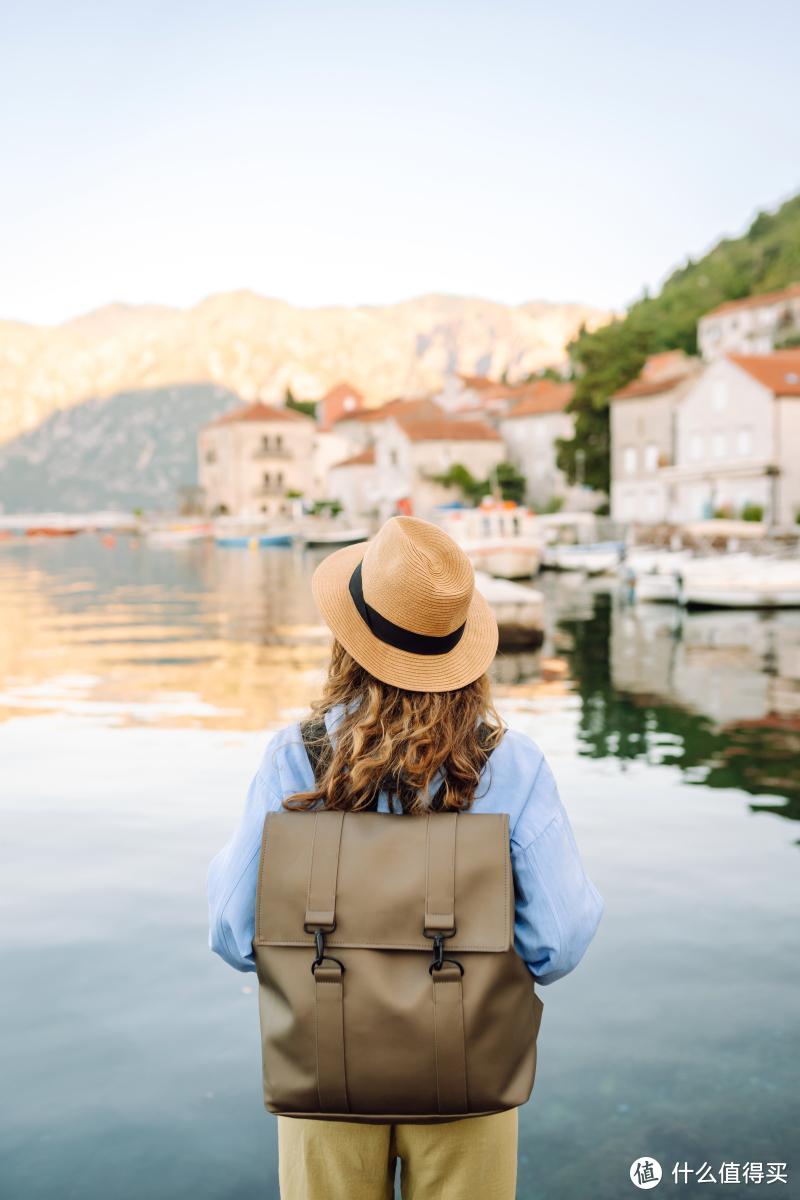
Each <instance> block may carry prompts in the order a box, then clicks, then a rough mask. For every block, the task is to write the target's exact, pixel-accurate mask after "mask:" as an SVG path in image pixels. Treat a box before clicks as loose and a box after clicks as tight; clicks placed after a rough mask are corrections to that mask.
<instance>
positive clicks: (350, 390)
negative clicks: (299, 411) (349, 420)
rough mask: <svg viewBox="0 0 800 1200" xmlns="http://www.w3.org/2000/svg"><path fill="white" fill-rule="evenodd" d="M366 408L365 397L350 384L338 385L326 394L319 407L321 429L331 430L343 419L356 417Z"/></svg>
mask: <svg viewBox="0 0 800 1200" xmlns="http://www.w3.org/2000/svg"><path fill="white" fill-rule="evenodd" d="M363 407H364V397H363V396H362V395H361V392H359V390H358V388H354V387H351V386H350V384H349V383H337V384H336V387H332V388H331V390H330V391H329V392H326V393H325V395H324V396H323V397H322V399H321V400H320V401H319V403H318V405H317V415H318V416H319V423H320V428H321V429H324V430H328V429H330V427H331V426H332V425H333V423H334V422H335V421H338V420H340V419H341V418H342V417H348V416H354V415H355V414H356V413H358V412H360V411H361V409H362V408H363Z"/></svg>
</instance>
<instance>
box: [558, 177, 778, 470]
mask: <svg viewBox="0 0 800 1200" xmlns="http://www.w3.org/2000/svg"><path fill="white" fill-rule="evenodd" d="M796 281H800V195H797V196H794V197H793V198H792V199H791V200H787V201H786V203H785V204H783V205H782V206H781V207H780V208H779V209H778V210H777V212H775V213H759V215H758V216H757V217H756V219H755V220H754V221H753V223H752V225H751V226H750V228H749V229H748V230H747V233H745V234H744V235H743V236H742V237H739V238H724V239H723V240H722V241H720V242H718V243H717V245H716V246H715V247H714V248H713V250H710V251H709V253H708V254H706V255H704V256H703V257H702V258H701V259H699V260H698V261H697V262H693V261H692V260H691V259H690V260H689V261H688V262H687V263H686V264H685V265H684V266H682V267H679V268H678V269H677V270H676V271H673V273H672V274H671V275H670V277H669V279H667V281H666V283H665V284H664V286H663V287H662V288H661V290H660V292H659V293H658V295H656V296H644V297H643V298H642V299H641V300H638V301H637V302H636V303H635V304H633V305H632V306H631V307H630V308H629V310H628V312H627V314H626V315H625V317H624V318H623V319H622V320H618V321H613V322H612V323H611V324H610V325H603V326H602V327H601V328H599V329H597V330H595V331H594V332H581V333H580V334H579V336H578V338H577V339H576V341H575V342H573V343H572V345H571V347H570V357H571V360H572V363H573V366H574V369H575V373H576V376H577V386H576V389H575V395H574V397H573V400H572V405H571V407H572V410H573V411H574V413H575V415H576V429H575V437H574V439H573V440H572V441H569V442H562V443H561V447H560V451H559V463H560V465H561V467H562V468H563V469H564V470H566V471H567V473H568V475H569V477H570V479H573V480H574V479H575V478H576V476H577V477H579V478H583V479H584V481H585V482H586V483H588V484H591V486H593V487H596V488H600V489H602V490H603V491H607V490H608V483H609V478H608V472H609V455H608V451H609V433H608V399H609V396H611V395H613V393H614V392H615V391H617V390H618V389H619V388H621V387H623V386H624V385H625V384H626V383H629V382H630V380H631V379H633V378H635V376H636V375H637V374H638V373H639V371H640V370H641V367H642V365H643V363H644V361H645V359H646V358H647V356H648V355H649V354H654V353H656V352H658V351H659V350H675V349H681V350H686V351H687V352H688V353H690V354H694V353H696V351H697V321H698V319H699V318H700V317H701V316H702V315H703V313H706V312H709V311H710V309H712V308H716V306H717V305H718V304H722V303H723V301H725V300H739V299H741V298H742V297H743V296H750V295H753V294H755V293H757V292H768V291H772V290H774V289H776V288H781V287H786V286H787V285H788V284H790V283H794V282H796Z"/></svg>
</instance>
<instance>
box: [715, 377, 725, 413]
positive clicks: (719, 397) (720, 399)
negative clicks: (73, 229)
mask: <svg viewBox="0 0 800 1200" xmlns="http://www.w3.org/2000/svg"><path fill="white" fill-rule="evenodd" d="M727 403H728V385H727V383H726V382H725V380H724V379H717V380H715V382H714V384H713V385H712V388H711V407H712V408H713V409H714V412H722V410H723V409H724V408H725V407H726V405H727Z"/></svg>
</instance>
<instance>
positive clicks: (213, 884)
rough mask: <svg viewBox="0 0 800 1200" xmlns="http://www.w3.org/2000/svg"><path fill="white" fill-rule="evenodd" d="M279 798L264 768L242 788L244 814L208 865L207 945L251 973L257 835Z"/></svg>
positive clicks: (259, 835)
mask: <svg viewBox="0 0 800 1200" xmlns="http://www.w3.org/2000/svg"><path fill="white" fill-rule="evenodd" d="M280 807H281V799H280V797H279V796H278V795H277V793H276V792H275V790H274V786H273V785H272V784H271V782H270V780H269V779H267V778H265V775H264V769H263V766H262V767H261V768H259V770H258V771H257V772H256V775H255V778H254V779H253V782H252V783H251V784H250V787H249V789H248V792H247V799H246V801H245V806H244V812H243V813H242V817H241V820H240V821H239V824H238V825H237V827H236V830H235V831H234V834H233V837H232V838H231V840H230V841H229V842H228V843H227V845H226V846H224V847H223V848H222V850H220V852H219V854H218V855H217V856H216V858H214V859H212V862H211V865H210V866H209V868H208V926H209V938H208V944H209V946H210V947H211V949H212V950H213V951H214V953H215V954H218V955H219V956H220V958H223V959H224V960H225V962H226V963H229V964H230V965H231V966H232V967H235V968H236V970H237V971H255V969H256V963H255V957H254V955H253V938H254V936H255V911H256V889H257V886H258V861H259V855H260V852H261V834H262V830H263V828H264V818H265V817H266V815H267V813H268V812H275V811H277V810H278V809H279V808H280Z"/></svg>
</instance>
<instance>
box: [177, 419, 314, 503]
mask: <svg viewBox="0 0 800 1200" xmlns="http://www.w3.org/2000/svg"><path fill="white" fill-rule="evenodd" d="M315 432H316V426H315V424H314V421H313V420H312V419H311V417H307V416H305V415H304V414H303V413H299V412H296V411H295V410H294V409H291V408H273V407H271V406H270V405H267V404H262V403H261V402H260V401H257V402H255V403H253V404H246V405H244V406H243V407H241V408H237V409H234V410H233V412H228V413H224V414H223V416H221V417H218V418H217V420H216V421H212V422H211V424H210V425H206V426H204V427H203V428H202V429H201V430H200V432H199V434H198V453H199V481H200V486H201V488H202V489H203V496H204V506H205V509H206V512H208V513H210V514H212V515H215V514H221V513H226V514H230V515H231V516H247V517H277V516H288V515H289V514H290V513H291V510H292V505H291V496H292V494H294V495H303V496H306V495H307V493H308V489H309V484H311V485H312V487H313V476H311V475H310V468H311V463H312V460H313V454H314V440H315Z"/></svg>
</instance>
